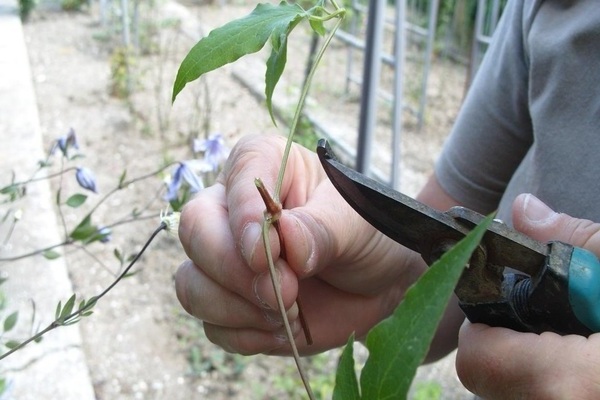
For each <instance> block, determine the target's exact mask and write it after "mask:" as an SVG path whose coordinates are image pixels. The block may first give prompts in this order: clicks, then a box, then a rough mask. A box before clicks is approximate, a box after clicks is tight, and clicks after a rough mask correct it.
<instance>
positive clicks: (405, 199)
mask: <svg viewBox="0 0 600 400" xmlns="http://www.w3.org/2000/svg"><path fill="white" fill-rule="evenodd" d="M317 154H318V156H319V159H320V161H321V164H322V165H323V168H324V169H325V172H326V173H327V176H328V177H329V179H330V180H331V182H332V183H333V185H334V186H335V187H336V189H337V190H338V191H339V192H340V194H341V195H342V197H343V198H344V199H345V200H346V201H347V202H348V204H350V206H352V208H354V210H356V211H357V212H358V214H360V215H361V216H362V217H363V218H364V219H365V220H366V221H367V222H369V223H370V224H371V225H373V226H374V227H375V228H376V229H377V230H378V231H380V232H382V233H383V234H385V235H386V236H388V237H390V238H391V239H393V240H395V241H396V242H398V243H400V244H402V245H404V246H406V247H408V248H410V249H411V250H414V251H416V252H418V253H420V254H421V255H422V256H423V258H424V259H425V261H427V262H428V263H430V262H432V261H435V259H437V257H439V256H440V255H441V254H439V252H440V251H442V252H443V251H445V250H447V244H449V245H452V244H453V243H455V242H457V241H459V240H460V239H462V238H463V237H464V236H465V235H466V234H467V233H468V232H469V231H470V230H471V229H472V228H473V226H474V225H476V224H477V223H479V222H480V220H481V219H482V218H483V216H482V215H480V214H478V213H476V212H474V211H472V210H468V209H466V208H462V207H455V208H453V209H451V210H449V211H447V212H445V213H443V212H440V211H438V210H436V209H434V208H432V207H429V206H427V205H426V204H423V203H421V202H419V201H417V200H415V199H413V198H411V197H409V196H406V195H404V194H402V193H399V192H397V191H395V190H392V189H390V188H388V187H386V186H385V185H383V184H381V183H379V182H377V181H375V180H373V179H370V178H368V177H366V176H364V175H362V174H360V173H358V172H356V171H354V170H352V169H351V168H348V167H346V166H345V165H343V164H341V163H340V162H339V161H337V159H336V157H335V155H334V154H333V152H332V150H331V148H330V147H329V144H328V143H327V141H326V140H324V139H321V140H320V141H319V144H318V147H317ZM483 244H484V245H485V248H486V259H487V260H486V263H489V265H490V266H492V265H494V266H496V267H498V268H503V267H511V268H514V269H517V270H519V271H521V272H524V273H526V274H528V275H531V276H533V275H535V274H537V273H538V272H539V270H540V269H541V268H542V267H543V266H544V262H545V258H546V255H547V253H548V250H547V245H546V244H543V243H540V242H538V241H535V240H533V239H531V238H529V237H527V236H525V235H523V234H521V233H520V232H517V231H515V230H513V229H511V228H509V227H508V226H507V225H505V224H503V223H502V222H499V221H494V222H493V223H492V225H491V226H490V228H489V229H488V232H487V233H486V235H485V236H484V239H483Z"/></svg>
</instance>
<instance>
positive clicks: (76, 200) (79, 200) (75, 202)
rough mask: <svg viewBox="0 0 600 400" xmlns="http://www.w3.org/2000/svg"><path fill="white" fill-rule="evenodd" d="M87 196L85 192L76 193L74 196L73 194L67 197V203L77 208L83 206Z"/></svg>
mask: <svg viewBox="0 0 600 400" xmlns="http://www.w3.org/2000/svg"><path fill="white" fill-rule="evenodd" d="M87 198H88V197H87V196H86V195H85V194H80V193H78V194H74V195H73V196H71V197H69V198H68V199H67V202H66V204H67V205H68V206H69V207H72V208H77V207H79V206H81V205H82V204H83V203H85V201H86V200H87Z"/></svg>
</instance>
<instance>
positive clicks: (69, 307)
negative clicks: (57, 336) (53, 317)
mask: <svg viewBox="0 0 600 400" xmlns="http://www.w3.org/2000/svg"><path fill="white" fill-rule="evenodd" d="M74 307H75V295H72V296H71V297H70V298H69V300H67V302H66V303H65V306H64V307H63V309H62V310H61V312H60V317H59V319H60V320H61V321H62V322H64V321H65V319H66V318H67V317H68V316H69V315H71V313H72V312H73V308H74Z"/></svg>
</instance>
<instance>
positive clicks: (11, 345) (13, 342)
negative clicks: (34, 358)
mask: <svg viewBox="0 0 600 400" xmlns="http://www.w3.org/2000/svg"><path fill="white" fill-rule="evenodd" d="M20 344H21V343H20V342H17V341H16V340H9V341H8V342H6V343H4V346H6V348H8V349H10V350H12V349H14V348H15V347H18V346H19V345H20Z"/></svg>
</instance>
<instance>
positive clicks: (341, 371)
mask: <svg viewBox="0 0 600 400" xmlns="http://www.w3.org/2000/svg"><path fill="white" fill-rule="evenodd" d="M353 349H354V335H351V336H350V339H348V343H346V346H345V347H344V351H343V352H342V355H341V357H340V363H339V365H338V368H337V373H336V377H335V391H334V392H333V400H360V391H359V389H358V380H357V379H356V372H355V371H354V354H353Z"/></svg>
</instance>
